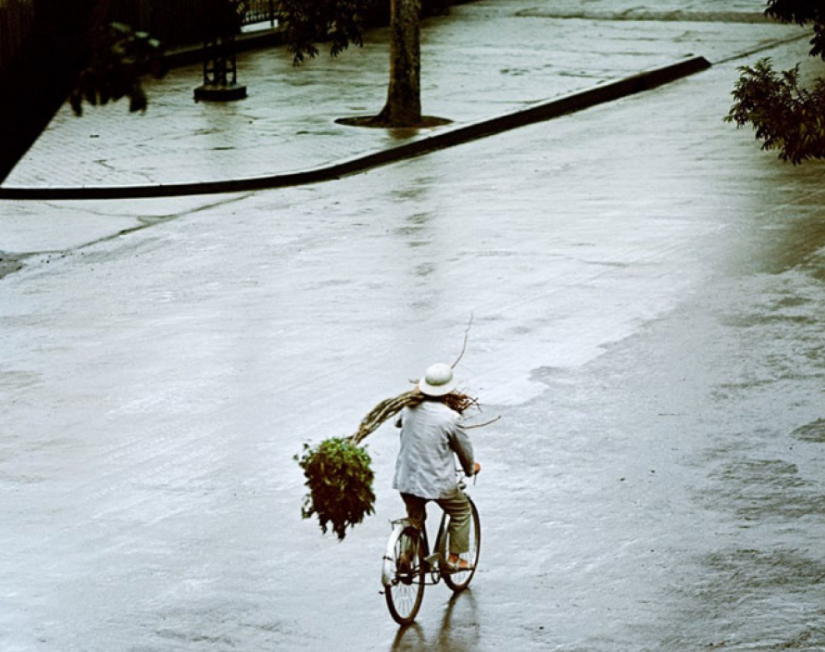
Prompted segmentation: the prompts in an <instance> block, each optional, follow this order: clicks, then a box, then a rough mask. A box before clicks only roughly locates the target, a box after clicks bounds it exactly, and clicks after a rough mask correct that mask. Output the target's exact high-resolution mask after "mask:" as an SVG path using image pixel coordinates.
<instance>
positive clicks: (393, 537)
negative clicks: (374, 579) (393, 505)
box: [381, 512, 447, 585]
mask: <svg viewBox="0 0 825 652" xmlns="http://www.w3.org/2000/svg"><path fill="white" fill-rule="evenodd" d="M392 526H393V529H392V533H391V534H390V537H389V539H388V541H387V549H386V551H385V552H384V559H383V563H382V565H381V584H382V585H387V584H389V583H390V582H392V580H393V579H394V578H395V573H396V568H395V560H394V557H393V554H394V546H395V542H396V541H397V540H398V538H399V537H400V536H401V533H402V532H403V531H404V530H406V529H407V528H408V527H410V528H414V529H416V530H418V533H419V538H418V541H419V545H421V546H424V555H423V557H424V564H425V565H424V568H422V569H421V573H423V574H424V575H425V578H424V583H425V584H428V585H433V584H438V583H439V582H440V581H441V572H440V564H441V562H442V561H443V560H444V559H443V558H444V550H443V549H442V548H443V547H444V533H445V531H446V527H447V513H446V512H442V513H441V522H440V523H439V526H438V535H437V536H436V539H435V552H434V553H430V542H429V537H428V536H427V523H426V519H425V522H424V523H423V525H422V527H421V528H418V527H416V526H415V525H413V524H412V522H411V521H410V519H408V518H400V519H398V520H395V521H392ZM427 574H429V575H430V581H427V579H426V575H427Z"/></svg>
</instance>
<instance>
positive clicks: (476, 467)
mask: <svg viewBox="0 0 825 652" xmlns="http://www.w3.org/2000/svg"><path fill="white" fill-rule="evenodd" d="M479 473H481V464H479V463H478V462H476V463H475V464H474V465H473V475H478V474H479Z"/></svg>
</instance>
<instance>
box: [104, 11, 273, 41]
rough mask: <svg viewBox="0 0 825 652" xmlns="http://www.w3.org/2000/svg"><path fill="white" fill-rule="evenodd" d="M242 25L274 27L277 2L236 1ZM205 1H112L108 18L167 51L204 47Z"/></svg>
mask: <svg viewBox="0 0 825 652" xmlns="http://www.w3.org/2000/svg"><path fill="white" fill-rule="evenodd" d="M235 1H236V2H237V4H238V18H239V20H240V25H242V26H243V25H250V24H254V23H261V22H269V23H270V24H271V25H273V26H274V24H275V9H276V7H277V2H276V0H235ZM206 4H207V3H206V2H205V1H204V0H111V5H110V10H109V18H110V20H112V21H117V22H121V23H125V24H127V25H129V26H130V27H131V28H132V29H134V30H140V31H144V32H148V33H149V34H151V35H152V37H153V38H156V39H158V40H160V41H161V43H163V46H164V47H165V48H167V49H168V48H174V47H176V46H181V45H194V44H198V43H201V42H202V41H203V38H204V15H203V12H204V7H205V5H206Z"/></svg>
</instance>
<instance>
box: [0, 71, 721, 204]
mask: <svg viewBox="0 0 825 652" xmlns="http://www.w3.org/2000/svg"><path fill="white" fill-rule="evenodd" d="M710 67H711V63H710V62H709V61H708V60H707V59H705V58H704V57H701V56H699V57H690V58H687V59H684V60H682V61H678V62H676V63H672V64H668V65H665V66H661V67H659V68H654V69H651V70H647V71H644V72H640V73H637V74H635V75H632V76H630V77H625V78H623V79H619V80H616V81H612V82H606V83H604V84H600V85H598V86H595V87H593V88H590V89H586V90H583V91H576V92H574V93H571V94H569V95H566V96H563V97H560V98H556V99H553V100H549V101H547V102H542V103H541V104H538V105H535V106H531V107H529V108H526V109H520V110H518V111H515V112H513V113H508V114H505V115H502V116H498V117H495V118H491V119H487V120H482V121H480V122H475V123H472V124H468V125H464V126H460V127H456V128H455V129H449V130H446V131H442V132H440V133H436V134H433V135H432V136H428V137H426V138H422V139H421V140H416V141H413V142H410V143H406V144H403V145H399V146H397V147H393V148H390V149H386V150H382V151H379V152H374V153H372V154H366V155H364V156H359V157H356V158H352V159H348V160H345V161H341V162H339V163H332V164H330V165H326V166H322V167H319V168H314V169H311V170H306V171H301V172H291V173H286V174H276V175H269V176H263V177H249V178H244V179H227V180H223V181H207V182H192V183H179V184H169V185H163V184H154V185H142V186H94V187H86V186H79V187H63V188H60V187H52V188H14V187H12V188H6V187H2V186H0V199H18V200H55V199H134V198H149V197H177V196H184V195H205V194H219V193H231V192H244V191H252V190H264V189H271V188H284V187H288V186H299V185H306V184H310V183H318V182H322V181H332V180H335V179H340V178H341V177H344V176H349V175H353V174H357V173H359V172H364V171H367V170H371V169H374V168H377V167H381V166H383V165H389V164H390V163H395V162H397V161H400V160H403V159H408V158H412V157H416V156H421V155H422V154H427V153H429V152H433V151H436V150H439V149H444V148H447V147H453V146H455V145H461V144H463V143H467V142H471V141H473V140H478V139H481V138H486V137H488V136H492V135H495V134H499V133H502V132H505V131H509V130H511V129H517V128H518V127H523V126H526V125H530V124H534V123H538V122H544V121H547V120H551V119H553V118H556V117H559V116H562V115H565V114H568V113H574V112H576V111H581V110H583V109H587V108H590V107H593V106H596V105H598V104H604V103H606V102H611V101H613V100H617V99H620V98H623V97H627V96H629V95H634V94H636V93H641V92H643V91H647V90H651V89H653V88H656V87H658V86H663V85H664V84H668V83H670V82H673V81H676V80H679V79H682V78H684V77H688V76H690V75H693V74H695V73H697V72H701V71H703V70H707V69H708V68H710Z"/></svg>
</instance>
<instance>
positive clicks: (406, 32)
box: [378, 0, 421, 127]
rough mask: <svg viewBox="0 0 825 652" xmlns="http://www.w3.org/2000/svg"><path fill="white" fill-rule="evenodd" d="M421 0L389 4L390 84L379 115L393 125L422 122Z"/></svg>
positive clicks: (414, 124) (400, 0)
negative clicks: (385, 100)
mask: <svg viewBox="0 0 825 652" xmlns="http://www.w3.org/2000/svg"><path fill="white" fill-rule="evenodd" d="M420 16H421V0H392V2H391V5H390V86H389V91H388V92H387V103H386V104H385V105H384V108H383V109H382V110H381V113H380V114H379V115H378V119H379V120H380V121H381V122H384V123H386V124H387V125H389V126H393V127H412V126H416V125H418V124H420V123H421V45H420V34H421V22H420Z"/></svg>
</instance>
